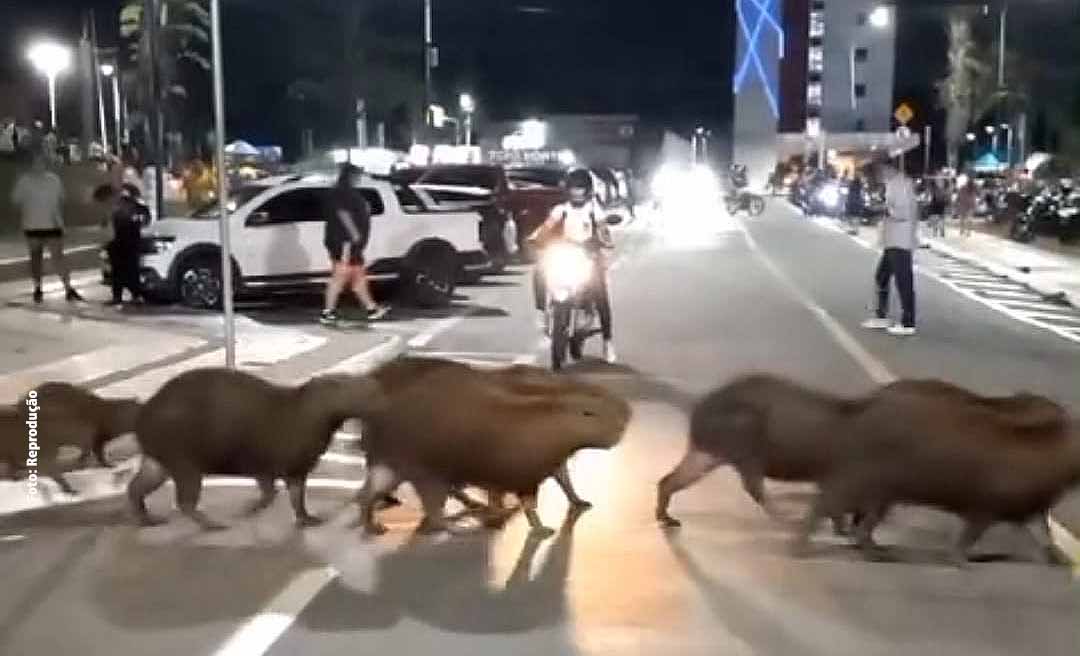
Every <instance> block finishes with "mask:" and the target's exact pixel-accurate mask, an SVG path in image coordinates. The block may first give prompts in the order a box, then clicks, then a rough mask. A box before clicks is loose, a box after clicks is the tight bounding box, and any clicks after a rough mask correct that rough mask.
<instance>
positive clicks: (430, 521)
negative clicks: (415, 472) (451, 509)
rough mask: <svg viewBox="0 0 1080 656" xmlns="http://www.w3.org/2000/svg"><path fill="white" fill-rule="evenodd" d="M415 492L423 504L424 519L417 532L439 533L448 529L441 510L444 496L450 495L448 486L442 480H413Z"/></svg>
mask: <svg viewBox="0 0 1080 656" xmlns="http://www.w3.org/2000/svg"><path fill="white" fill-rule="evenodd" d="M415 485H416V493H417V494H418V495H420V503H421V504H422V505H423V506H424V519H423V520H421V522H420V526H418V527H417V529H416V532H417V533H425V534H426V533H441V532H442V531H445V530H448V528H447V525H446V517H445V515H443V510H444V509H445V507H446V497H447V496H449V495H450V486H449V485H447V484H446V483H443V482H442V481H439V480H435V479H429V480H424V481H417V482H415Z"/></svg>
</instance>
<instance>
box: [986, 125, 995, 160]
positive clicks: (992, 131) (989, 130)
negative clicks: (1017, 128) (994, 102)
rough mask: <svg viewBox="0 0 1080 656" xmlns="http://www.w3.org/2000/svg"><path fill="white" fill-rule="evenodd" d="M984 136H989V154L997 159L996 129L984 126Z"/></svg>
mask: <svg viewBox="0 0 1080 656" xmlns="http://www.w3.org/2000/svg"><path fill="white" fill-rule="evenodd" d="M986 134H988V135H990V152H991V153H992V154H993V155H994V158H995V159H996V158H997V150H998V133H997V128H995V127H994V126H992V125H988V126H986Z"/></svg>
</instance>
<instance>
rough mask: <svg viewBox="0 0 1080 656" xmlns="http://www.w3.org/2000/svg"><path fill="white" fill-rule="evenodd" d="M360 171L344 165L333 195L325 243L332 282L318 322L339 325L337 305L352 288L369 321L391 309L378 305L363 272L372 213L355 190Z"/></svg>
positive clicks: (327, 218)
mask: <svg viewBox="0 0 1080 656" xmlns="http://www.w3.org/2000/svg"><path fill="white" fill-rule="evenodd" d="M361 172H362V171H361V169H360V168H359V167H357V166H354V165H352V164H348V163H346V164H343V165H342V166H341V173H340V174H339V175H338V180H337V184H336V185H334V188H333V190H332V191H331V198H330V207H329V208H328V209H329V211H328V212H327V217H326V230H325V232H324V236H323V242H324V245H325V246H326V250H327V251H328V252H329V254H330V263H331V267H332V270H331V273H330V281H329V282H327V283H326V303H325V305H323V311H322V314H320V315H319V322H320V323H322V324H324V325H336V324H337V321H338V315H337V303H338V298H339V297H340V296H341V292H342V291H344V290H345V287H346V286H350V287H351V288H352V291H353V293H354V294H356V297H357V298H358V299H359V300H360V302H361V303H363V305H364V309H365V310H366V311H367V320H368V321H377V320H378V319H381V318H382V317H384V316H386V313H387V312H389V309H388V308H386V307H385V306H381V305H378V304H376V303H375V299H374V298H373V297H372V295H371V289H370V288H369V287H368V279H367V272H366V271H365V269H364V248H365V247H366V246H367V242H368V237H369V235H370V233H371V212H370V210H369V209H368V206H367V201H366V200H364V197H363V196H362V195H361V194H360V192H359V190H357V189H356V187H355V185H356V183H357V182H358V181H359V178H360V174H361Z"/></svg>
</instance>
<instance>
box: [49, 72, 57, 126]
mask: <svg viewBox="0 0 1080 656" xmlns="http://www.w3.org/2000/svg"><path fill="white" fill-rule="evenodd" d="M48 78H49V125H50V126H52V129H53V132H55V131H56V75H53V74H52V73H50V74H49V75H48Z"/></svg>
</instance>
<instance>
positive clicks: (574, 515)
mask: <svg viewBox="0 0 1080 656" xmlns="http://www.w3.org/2000/svg"><path fill="white" fill-rule="evenodd" d="M581 513H582V511H581V509H574V508H572V509H571V510H570V511H569V512H568V514H567V516H566V519H565V520H564V522H563V524H562V526H561V528H560V529H559V531H558V533H557V534H556V536H555V539H554V540H553V541H552V543H551V545H550V548H549V550H548V552H547V554H546V558H545V560H544V563H543V565H542V566H541V567H540V570H539V572H538V573H537V574H536V576H535V577H532V578H530V570H531V568H532V565H533V561H534V560H535V558H536V555H537V552H538V550H539V548H540V545H541V544H542V542H543V540H542V539H541V536H540V535H539V534H537V533H534V532H530V533H528V534H526V537H525V541H524V544H523V545H522V550H521V552H520V553H519V555H518V557H517V560H516V563H515V565H514V568H513V571H512V572H511V573H510V575H509V576H508V577H507V579H506V582H505V586H502V587H501V589H500V586H499V584H497V583H496V584H494V585H493V584H492V583H491V582H490V579H491V571H490V570H491V564H492V562H493V561H494V553H493V551H494V548H495V536H494V535H493V534H491V533H471V534H469V535H467V536H463V537H458V538H455V539H446V540H442V541H436V540H433V539H432V538H430V537H425V536H422V535H421V534H419V533H418V534H414V536H413V537H412V538H411V539H410V540H409V542H407V543H405V544H404V545H402V546H401V547H400V548H398V549H397V550H395V551H393V552H391V553H389V554H387V555H385V556H382V557H380V558H379V559H378V565H377V574H376V577H377V582H376V590H375V592H374V593H372V594H368V593H364V592H358V591H355V590H350V589H349V588H348V587H347V586H346V584H345V583H344V582H340V581H338V582H335V583H333V584H331V587H330V588H329V590H328V591H327V593H324V594H322V595H320V596H319V598H318V599H316V601H315V602H313V604H312V605H311V606H309V608H308V611H309V612H305V613H304V614H303V615H302V616H301V618H300V622H301V623H302V624H303V625H304V626H306V627H307V628H310V629H313V630H317V631H350V630H357V629H372V628H387V627H388V626H391V625H392V624H391V623H390V620H391V618H393V623H396V622H397V621H398V620H399V619H400V618H403V617H409V618H412V619H415V620H417V621H420V622H423V623H424V624H426V625H427V626H430V627H435V628H438V629H441V630H443V631H450V632H454V633H459V634H462V633H464V634H477V635H485V634H486V635H492V634H519V633H525V632H528V631H531V630H534V629H538V628H543V627H550V626H556V625H559V624H560V623H562V622H564V621H565V620H566V618H567V616H568V612H567V600H566V591H565V588H566V581H567V577H568V574H569V570H570V563H571V557H572V554H573V531H574V527H575V524H576V523H577V521H578V518H579V517H580V516H581ZM340 608H348V609H350V612H347V613H342V612H340V611H337V612H335V609H340ZM353 609H363V610H362V611H360V612H352V611H353Z"/></svg>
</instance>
